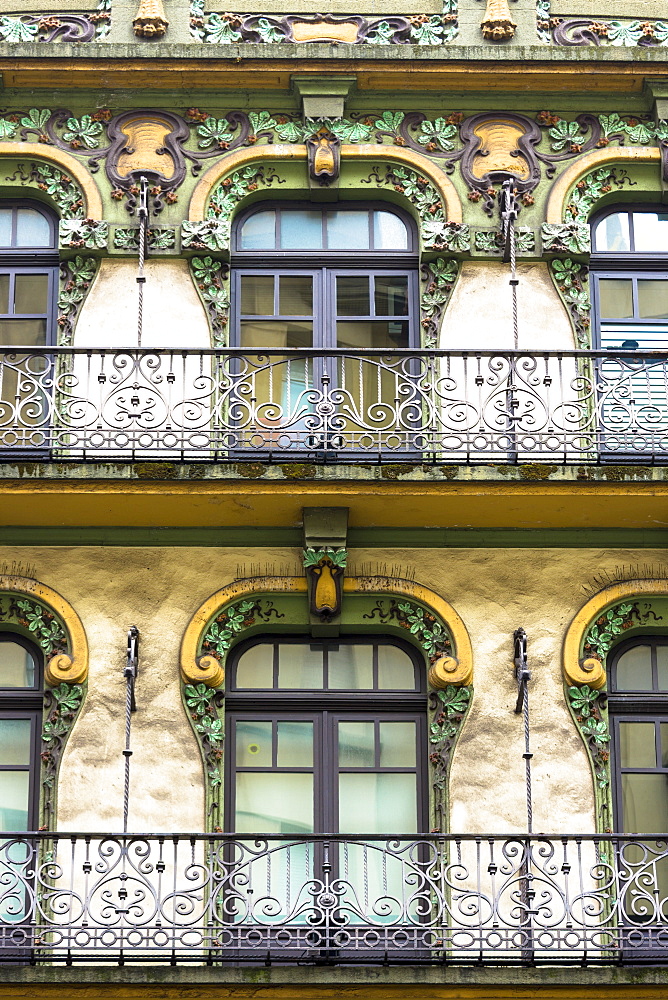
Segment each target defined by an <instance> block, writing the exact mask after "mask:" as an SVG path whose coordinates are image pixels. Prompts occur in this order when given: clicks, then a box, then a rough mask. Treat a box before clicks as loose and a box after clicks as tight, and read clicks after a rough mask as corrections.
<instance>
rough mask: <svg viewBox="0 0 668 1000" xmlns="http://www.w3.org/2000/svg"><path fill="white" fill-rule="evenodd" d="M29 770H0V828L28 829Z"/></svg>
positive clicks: (7, 829)
mask: <svg viewBox="0 0 668 1000" xmlns="http://www.w3.org/2000/svg"><path fill="white" fill-rule="evenodd" d="M29 789H30V772H29V771H0V830H1V831H2V832H3V833H4V832H6V831H9V830H16V831H19V830H27V829H28V793H29Z"/></svg>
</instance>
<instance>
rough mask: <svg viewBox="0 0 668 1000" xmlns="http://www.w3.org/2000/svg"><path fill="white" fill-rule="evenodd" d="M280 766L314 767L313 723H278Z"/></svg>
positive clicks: (278, 759)
mask: <svg viewBox="0 0 668 1000" xmlns="http://www.w3.org/2000/svg"><path fill="white" fill-rule="evenodd" d="M276 763H277V765H278V767H313V723H312V722H279V723H278V757H277V759H276Z"/></svg>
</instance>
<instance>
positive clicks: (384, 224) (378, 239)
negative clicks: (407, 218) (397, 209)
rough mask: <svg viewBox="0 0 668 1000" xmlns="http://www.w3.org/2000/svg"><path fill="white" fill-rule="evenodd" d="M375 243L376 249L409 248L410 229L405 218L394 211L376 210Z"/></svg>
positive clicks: (374, 215)
mask: <svg viewBox="0 0 668 1000" xmlns="http://www.w3.org/2000/svg"><path fill="white" fill-rule="evenodd" d="M373 245H374V249H375V250H408V229H407V228H406V223H405V222H404V221H403V219H400V218H399V216H398V215H394V213H393V212H374V213H373Z"/></svg>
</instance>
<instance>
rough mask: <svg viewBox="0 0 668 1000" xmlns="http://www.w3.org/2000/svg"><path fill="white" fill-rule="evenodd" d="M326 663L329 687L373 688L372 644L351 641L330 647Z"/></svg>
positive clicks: (342, 688)
mask: <svg viewBox="0 0 668 1000" xmlns="http://www.w3.org/2000/svg"><path fill="white" fill-rule="evenodd" d="M327 663H328V683H329V687H330V688H335V689H337V690H346V691H359V690H362V691H364V690H366V691H370V690H371V689H372V688H373V646H371V645H368V646H367V645H363V644H362V643H354V644H353V643H351V644H350V645H349V646H346V645H342V646H339V648H338V649H330V650H328V652H327Z"/></svg>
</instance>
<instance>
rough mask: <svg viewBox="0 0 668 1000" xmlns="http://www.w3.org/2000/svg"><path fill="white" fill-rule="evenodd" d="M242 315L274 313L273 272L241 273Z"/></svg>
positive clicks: (270, 314) (268, 314) (269, 314)
mask: <svg viewBox="0 0 668 1000" xmlns="http://www.w3.org/2000/svg"><path fill="white" fill-rule="evenodd" d="M241 315H242V316H273V315H274V276H273V274H242V275H241Z"/></svg>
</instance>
